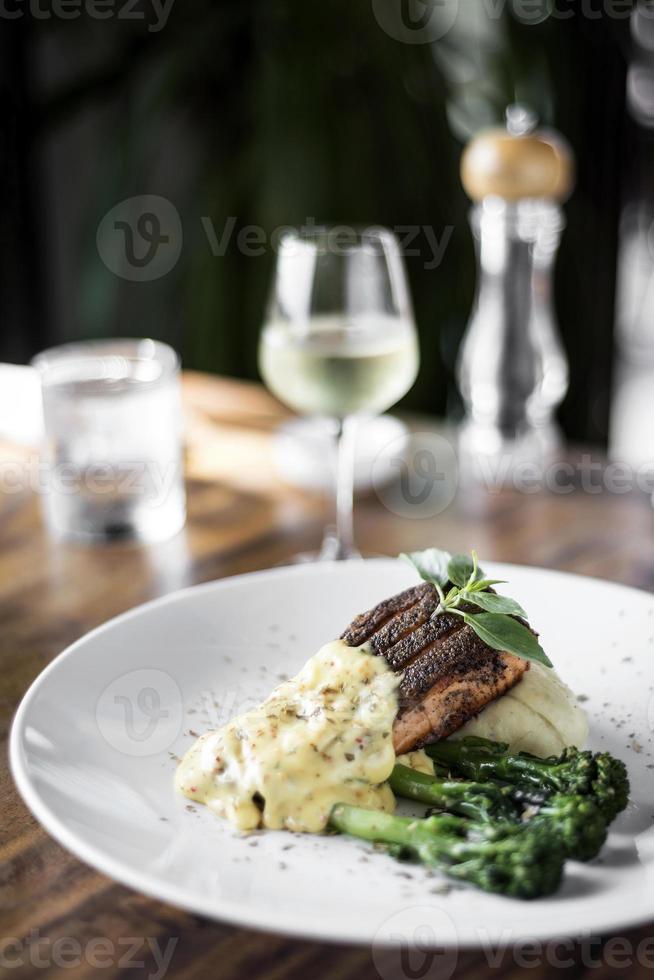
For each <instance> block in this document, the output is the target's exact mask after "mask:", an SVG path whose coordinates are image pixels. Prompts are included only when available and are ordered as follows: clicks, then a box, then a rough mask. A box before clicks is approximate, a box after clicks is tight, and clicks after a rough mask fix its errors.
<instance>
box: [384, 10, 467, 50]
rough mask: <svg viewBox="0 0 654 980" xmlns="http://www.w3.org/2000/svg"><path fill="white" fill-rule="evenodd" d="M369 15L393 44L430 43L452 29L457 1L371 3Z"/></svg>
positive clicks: (455, 17) (457, 12)
mask: <svg viewBox="0 0 654 980" xmlns="http://www.w3.org/2000/svg"><path fill="white" fill-rule="evenodd" d="M372 12H373V14H374V16H375V20H376V21H377V23H378V24H379V26H380V27H381V29H382V30H383V31H384V32H385V33H386V34H388V35H389V37H392V38H393V39H394V40H395V41H401V42H402V43H403V44H430V43H431V42H432V41H438V40H439V39H440V38H442V37H444V36H445V35H446V34H447V33H448V31H450V30H451V29H452V28H453V27H454V24H455V23H456V19H457V17H458V14H459V0H372Z"/></svg>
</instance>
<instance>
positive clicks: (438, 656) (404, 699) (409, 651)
mask: <svg viewBox="0 0 654 980" xmlns="http://www.w3.org/2000/svg"><path fill="white" fill-rule="evenodd" d="M438 601H439V600H438V594H437V592H436V589H435V588H434V586H433V585H431V584H430V583H428V582H425V583H422V584H421V585H416V586H414V587H413V588H410V589H406V590H405V591H404V592H400V593H399V594H398V595H395V596H392V597H391V598H390V599H385V600H384V601H383V602H380V603H379V604H378V605H377V606H375V607H374V608H373V609H370V610H369V611H368V612H365V613H362V614H361V615H360V616H357V617H356V619H354V620H353V622H352V623H350V625H349V626H348V628H347V629H346V630H345V632H344V633H343V635H342V637H341V639H343V640H344V641H345V642H346V643H347V644H348V645H349V646H361V644H363V643H368V644H369V645H370V648H371V650H372V651H373V653H375V654H377V656H380V657H383V658H384V659H385V660H386V662H387V663H388V664H389V666H390V667H391V668H392V669H393V670H394V671H396V672H401V673H402V680H401V682H400V687H399V711H398V715H397V718H396V720H395V725H394V728H393V743H394V746H395V751H396V752H397V753H398V755H399V754H400V753H402V752H410V751H412V750H413V749H417V748H420V747H421V746H423V745H428V744H429V743H430V742H438V741H439V740H440V739H442V738H447V736H448V735H451V734H452V733H453V732H455V731H456V730H457V728H460V727H461V726H462V725H464V724H465V722H466V721H468V720H469V719H470V718H472V717H473V716H474V715H476V714H478V713H479V712H480V711H481V710H482V708H484V707H485V706H486V705H487V704H490V702H491V701H494V700H495V699H496V698H498V697H500V696H501V695H502V694H504V693H505V692H506V691H508V690H509V689H510V688H512V687H513V686H514V685H515V684H517V683H518V681H519V680H520V679H521V677H522V675H523V674H524V672H525V671H526V670H527V669H528V668H529V663H528V661H526V660H523V659H522V658H521V657H516V656H515V655H514V654H512V653H506V652H503V651H499V650H493V649H492V648H491V647H489V646H487V645H486V644H485V643H484V642H483V641H482V640H480V639H479V637H478V636H477V634H476V633H475V632H474V630H472V629H471V628H470V627H469V626H466V624H465V623H464V622H463V620H462V618H461V617H460V616H456V615H453V614H451V613H449V614H448V613H445V614H442V615H439V616H437V617H435V618H434V619H432V618H431V617H432V614H433V613H434V612H435V610H436V608H437V606H438Z"/></svg>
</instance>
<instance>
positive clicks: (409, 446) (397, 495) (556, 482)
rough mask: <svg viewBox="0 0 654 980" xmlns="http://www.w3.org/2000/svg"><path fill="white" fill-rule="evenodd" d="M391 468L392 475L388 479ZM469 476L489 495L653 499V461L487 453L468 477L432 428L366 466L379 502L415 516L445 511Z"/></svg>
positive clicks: (449, 444) (449, 443)
mask: <svg viewBox="0 0 654 980" xmlns="http://www.w3.org/2000/svg"><path fill="white" fill-rule="evenodd" d="M393 471H395V475H396V478H395V479H391V476H392V473H393ZM471 480H472V482H474V483H475V484H476V485H477V486H478V487H479V488H480V489H481V490H483V491H485V492H486V493H488V494H491V495H493V494H499V493H501V492H502V491H505V490H512V491H514V492H516V493H521V494H525V495H531V494H535V493H550V494H555V495H557V496H565V495H567V494H571V493H575V492H577V493H579V492H581V493H587V494H590V495H591V496H597V495H599V494H614V495H624V494H629V493H636V492H638V493H643V494H645V495H646V496H648V497H649V498H650V499H651V500H653V501H654V460H653V461H652V462H649V463H643V464H641V465H640V466H631V465H630V464H628V463H623V462H620V461H617V460H613V461H611V462H606V461H604V460H600V459H597V458H595V457H593V455H592V454H591V453H582V454H581V455H580V456H578V457H575V458H574V459H566V458H560V459H559V458H552V459H549V460H543V461H538V460H534V459H525V458H523V457H520V456H515V455H513V454H512V453H510V452H505V453H501V454H499V455H497V456H489V457H488V458H486V457H484V456H483V455H478V457H476V459H475V467H474V476H473V477H471V475H470V474H468V473H464V474H462V473H461V469H460V465H459V461H458V455H457V451H456V444H455V440H454V439H449V438H447V437H446V436H445V435H442V434H439V433H436V432H433V431H431V432H413V433H411V434H410V435H408V436H400V437H397V438H396V439H394V440H393V442H391V443H389V444H388V445H386V446H384V447H383V448H382V449H381V450H380V451H379V453H378V454H377V456H376V458H375V460H374V461H373V463H372V470H371V483H372V486H373V488H374V490H375V493H376V495H377V497H378V498H379V500H380V501H381V502H382V503H383V504H384V506H385V507H386V508H387V509H388V510H390V511H391V512H392V513H393V514H397V515H398V516H400V517H406V518H412V519H414V520H420V519H428V518H430V517H435V516H436V515H438V514H440V513H442V512H443V511H445V510H446V509H447V508H448V507H449V505H450V504H451V503H452V501H453V500H454V497H455V496H456V493H457V492H458V490H459V488H460V486H461V483H462V482H464V481H465V482H466V483H468V482H470V481H471Z"/></svg>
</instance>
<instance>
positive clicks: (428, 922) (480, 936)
mask: <svg viewBox="0 0 654 980" xmlns="http://www.w3.org/2000/svg"><path fill="white" fill-rule="evenodd" d="M474 933H475V934H476V935H475V937H474V939H472V940H471V939H470V938H469V936H466V942H465V945H466V946H474V947H475V948H476V949H478V950H479V953H480V954H481V956H482V957H483V959H484V960H485V963H486V966H487V967H488V969H489V970H491V971H493V970H498V971H499V970H504V969H506V966H507V965H508V964H513V965H514V966H517V967H518V968H519V969H521V970H536V969H539V968H540V969H541V970H542V969H544V968H546V969H549V970H570V969H571V968H572V967H575V966H576V967H578V968H579V967H585V968H586V969H589V970H593V969H594V970H599V969H601V968H608V969H611V970H614V969H618V970H628V969H629V968H630V967H635V966H639V967H642V968H645V969H653V968H654V936H645V937H643V938H642V939H640V940H639V941H637V942H634V941H632V940H630V939H628V938H627V937H625V936H612V937H610V938H607V937H603V938H601V937H600V936H597V935H594V934H593V933H590V932H585V933H582V934H580V935H579V936H577V937H575V938H560V939H537V938H531V937H529V936H525V935H517V934H516V931H515V930H514V929H512V928H511V927H506V928H505V929H503V930H502V931H501V933H500V935H499V937H498V936H497V935H494V934H491V932H490V931H489V930H487V929H486V928H485V927H484V926H478V927H477V928H476V929H475V930H474ZM460 945H463V944H462V943H460V941H459V934H458V929H457V926H456V922H455V921H454V918H453V917H452V916H451V915H450V914H449V913H448V912H446V910H445V908H443V907H442V906H441V905H437V904H435V905H415V906H408V907H407V908H404V909H400V910H398V911H397V912H395V913H394V914H393V915H392V916H390V917H389V918H388V919H386V920H385V921H384V922H383V923H382V925H381V926H380V928H379V929H378V931H377V933H376V935H375V937H374V939H373V942H372V949H371V952H372V961H373V963H374V965H375V969H376V971H377V973H378V975H379V976H380V977H381V980H430V978H432V977H433V978H434V980H450V977H452V976H453V974H454V972H455V970H456V968H457V965H458V959H459V948H460ZM548 975H549V974H548ZM625 975H626V974H625Z"/></svg>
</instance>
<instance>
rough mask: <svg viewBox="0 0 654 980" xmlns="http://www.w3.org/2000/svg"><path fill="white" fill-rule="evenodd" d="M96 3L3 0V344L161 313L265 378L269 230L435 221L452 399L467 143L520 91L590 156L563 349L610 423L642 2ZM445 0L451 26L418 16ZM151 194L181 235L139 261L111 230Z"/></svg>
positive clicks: (211, 355)
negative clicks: (166, 251) (144, 272)
mask: <svg viewBox="0 0 654 980" xmlns="http://www.w3.org/2000/svg"><path fill="white" fill-rule="evenodd" d="M91 2H92V0H88V2H87V0H59V2H58V3H52V2H49V3H46V2H45V0H3V7H2V11H1V12H0V30H1V35H0V36H1V38H2V59H1V60H0V76H1V84H2V103H1V104H2V114H1V120H2V142H1V145H0V155H1V156H0V159H1V161H2V181H1V184H0V188H1V194H2V202H1V208H0V253H1V254H0V322H1V324H2V327H1V331H0V359H2V360H12V361H18V362H24V361H26V360H27V359H29V357H30V356H31V355H32V354H34V353H35V352H36V351H37V350H38V349H40V348H42V347H45V346H48V345H51V344H54V343H59V342H62V341H65V340H73V339H78V338H86V337H106V336H153V337H156V338H160V339H163V340H167V341H169V342H170V343H172V344H173V345H174V346H175V347H177V348H178V349H179V350H180V351H181V354H182V357H183V361H184V364H185V366H187V367H191V368H198V369H202V370H206V371H213V372H220V373H224V374H228V375H234V376H239V377H256V343H257V335H258V331H259V328H260V325H261V321H262V310H263V305H264V302H265V297H266V290H267V284H268V279H269V275H270V271H271V263H272V261H273V260H274V250H273V249H272V248H271V247H270V245H269V236H270V235H271V233H272V232H273V231H274V230H275V229H276V228H278V227H279V226H282V225H287V224H301V223H304V222H306V221H307V220H309V221H310V220H312V219H314V220H315V221H316V222H325V221H327V222H345V223H352V222H356V223H371V222H372V223H382V224H384V225H388V226H390V227H396V228H397V227H399V228H402V227H403V226H407V225H418V226H420V227H421V228H424V226H428V227H429V228H430V229H431V234H432V237H431V238H430V237H428V235H427V234H425V233H424V232H422V231H421V232H420V234H419V235H418V236H417V238H416V240H415V242H414V243H412V248H413V249H417V250H418V251H419V254H414V255H409V256H407V260H406V261H407V266H408V270H409V276H410V281H411V286H412V290H413V297H414V302H415V311H416V317H417V321H418V326H419V330H420V336H421V345H422V369H421V374H420V378H419V381H418V383H417V385H416V387H415V388H414V390H413V391H412V392H411V394H410V395H409V396H408V397H407V399H406V404H407V405H408V406H410V407H412V408H414V409H420V410H423V411H426V412H433V413H439V414H442V413H445V412H448V413H450V414H456V412H457V411H458V408H457V405H458V401H457V394H456V388H455V384H454V380H453V365H454V358H455V354H456V350H457V346H458V343H459V340H460V338H461V335H462V332H463V330H464V328H465V324H466V320H467V317H468V314H469V312H470V307H471V303H472V298H473V290H474V276H475V260H474V252H473V246H472V239H471V235H470V232H469V227H468V219H467V211H468V206H469V202H468V201H467V200H466V198H465V195H464V193H463V191H462V189H461V186H460V181H459V175H458V167H459V158H460V154H461V149H462V146H463V144H464V142H465V140H466V139H467V138H468V137H469V136H470V134H471V133H473V132H475V131H476V130H478V129H479V128H480V127H481V126H483V125H488V124H492V123H495V122H497V121H501V120H502V118H503V112H504V108H505V106H506V105H507V103H510V102H513V101H515V100H522V101H524V102H527V103H529V104H530V105H531V106H533V107H534V108H535V109H536V111H537V112H538V114H539V117H540V119H541V121H542V122H543V123H545V124H547V125H555V126H556V127H557V128H559V129H560V130H561V131H562V132H563V133H564V135H565V136H566V137H567V139H568V140H569V141H570V143H571V144H572V147H573V149H574V152H575V154H576V156H577V162H578V180H577V187H576V190H575V192H574V194H573V196H572V198H571V200H570V201H569V203H568V204H567V205H566V214H567V219H568V228H567V231H566V232H565V235H564V238H563V243H562V246H561V251H560V254H559V260H558V266H557V275H556V300H557V311H558V318H559V323H560V329H561V334H562V337H563V341H564V345H565V347H566V350H567V353H568V356H569V359H570V367H571V386H570V391H569V395H568V397H567V399H566V401H565V403H564V405H563V408H562V412H561V421H562V424H563V427H564V430H565V432H566V433H567V435H568V436H569V437H571V438H574V439H576V440H585V441H590V442H596V443H602V442H604V441H605V440H606V438H607V434H608V427H609V416H610V407H611V390H612V389H611V385H612V368H613V365H614V360H615V358H614V354H613V350H614V342H615V327H614V324H615V321H616V315H615V307H616V304H615V297H616V278H617V270H618V266H619V248H620V227H621V214H622V213H623V210H624V208H625V207H626V206H627V205H628V204H629V201H630V200H632V199H633V197H634V194H636V196H637V197H638V194H641V195H642V196H643V197H644V198H645V199H647V197H648V195H651V193H652V191H651V188H650V184H651V181H652V176H651V168H649V166H645V165H643V166H641V167H640V169H638V166H637V165H636V164H635V163H634V160H635V159H639V160H642V161H645V162H648V160H647V154H648V152H649V139H648V136H647V130H648V124H647V119H645V120H644V121H643V119H640V120H634V118H633V117H634V113H633V112H631V111H630V109H629V98H628V89H629V82H628V71H629V70H630V66H632V65H633V63H634V59H636V60H637V51H636V49H635V42H634V30H633V8H634V4H632V3H629V2H624V0H614V3H610V4H609V3H608V0H603V2H595V3H593V2H591V0H579V2H577V0H562V2H559V3H558V5H557V4H556V3H554V2H553V0H547V2H546V0H543V2H542V3H540V4H539V3H538V0H537V2H536V3H534V0H530V2H529V3H527V2H525V0H523V2H522V3H521V4H518V3H517V2H516V3H513V2H511V0H506V2H501V0H460V2H458V3H457V2H455V0H439V3H438V8H439V9H438V10H436V11H435V13H434V11H433V10H432V9H431V8H432V6H433V4H430V3H421V2H420V0H357V2H354V3H353V2H352V0H330V2H329V3H325V4H318V3H303V2H300V0H258V2H256V0H168V2H167V4H166V6H162V5H161V3H156V2H155V3H154V4H153V3H152V2H149V0H139V2H138V3H137V4H133V3H132V0H116V2H115V3H114V2H112V0H95V2H94V3H93V6H92V7H91ZM30 4H31V5H30ZM431 14H434V18H435V19H432V21H431V24H432V27H433V25H434V23H435V24H436V25H437V28H436V29H435V30H432V34H433V33H435V34H437V35H439V36H435V37H431V36H429V32H428V31H427V35H425V29H423V28H424V24H425V23H426V22H427V20H428V19H429V17H428V15H429V16H431ZM98 15H101V18H102V19H100V17H99V16H98ZM421 18H422V20H421ZM438 18H441V20H438ZM650 23H653V24H654V20H652V21H651V22H650ZM438 25H440V26H438ZM646 27H647V25H646ZM421 32H422V33H421ZM413 42H422V43H413ZM649 50H651V49H649V48H648V46H647V43H644V44H643V47H642V51H644V52H645V54H644V56H643V57H644V62H645V63H646V64H645V67H647V64H648V61H647V59H648V57H649V55H648V54H647V52H648V51H649ZM647 84H648V83H647V80H646V81H645V83H643V85H644V89H643V90H644V91H645V96H644V97H643V98H644V101H645V109H644V114H645V116H647V111H648V105H649V103H651V102H652V101H654V95H652V91H654V86H653V85H652V83H649V85H650V88H649V89H648V88H647ZM641 88H642V86H641ZM648 93H649V94H648ZM641 95H642V92H641ZM648 99H649V102H648ZM641 101H642V99H641ZM635 149H638V153H639V154H640V156H638V157H637V156H636V154H635ZM140 195H158V196H161V197H163V198H165V199H166V200H167V201H168V202H170V203H171V204H172V205H173V207H174V209H176V211H177V212H178V214H179V217H180V219H181V229H182V241H181V243H180V244H181V252H180V255H179V260H178V261H177V262H176V264H175V265H174V267H173V268H172V269H171V270H170V271H168V272H167V273H166V274H164V275H160V276H159V277H158V278H155V279H149V280H148V279H145V280H144V281H138V280H137V281H130V280H129V279H126V278H124V277H123V276H121V275H117V274H115V272H114V271H111V269H110V268H109V267H108V265H107V264H106V263H105V261H103V258H102V257H101V255H100V252H101V251H102V248H100V250H99V247H98V243H97V242H96V236H97V234H98V226H99V225H100V222H101V220H102V218H103V217H104V216H105V214H106V213H107V212H109V211H110V210H111V209H112V208H114V207H115V206H116V205H117V204H119V202H121V201H124V200H125V199H128V198H131V197H134V196H140ZM638 213H639V214H640V212H638ZM248 225H256V226H260V227H261V229H262V230H263V231H262V236H263V237H265V244H264V245H263V246H262V247H261V248H260V251H261V253H262V254H260V255H259V254H257V255H252V254H244V252H246V251H252V249H251V248H247V249H243V248H239V246H238V243H237V235H238V232H239V229H242V228H244V227H245V226H248ZM230 230H231V235H230ZM146 231H147V229H146ZM433 236H435V238H436V240H437V241H438V242H439V243H440V244H441V246H442V247H443V252H442V255H441V256H440V261H439V260H438V258H437V259H436V261H435V260H434V258H435V257H434V254H433V249H432V246H431V244H430V242H433ZM221 239H222V241H221ZM227 239H228V240H227ZM212 246H213V247H212ZM216 251H218V252H222V253H223V254H218V255H217V254H214V253H215V252H216ZM105 258H106V257H105ZM109 265H111V262H109Z"/></svg>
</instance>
